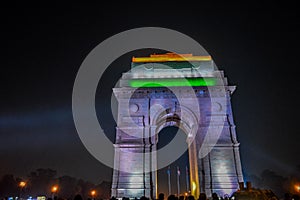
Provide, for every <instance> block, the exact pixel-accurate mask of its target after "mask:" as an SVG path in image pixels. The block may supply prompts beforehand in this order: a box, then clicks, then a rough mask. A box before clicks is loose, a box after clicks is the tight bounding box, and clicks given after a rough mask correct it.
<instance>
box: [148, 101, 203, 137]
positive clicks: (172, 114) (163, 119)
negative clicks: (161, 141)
mask: <svg viewBox="0 0 300 200" xmlns="http://www.w3.org/2000/svg"><path fill="white" fill-rule="evenodd" d="M159 107H160V109H157V110H155V113H153V117H152V120H151V126H155V127H156V133H158V132H159V131H161V130H162V129H163V128H164V127H167V126H178V127H179V128H181V129H182V130H183V131H184V132H185V133H186V134H187V135H188V137H192V138H194V137H195V136H196V133H197V126H198V121H199V117H197V116H196V115H195V113H194V112H193V111H192V110H191V109H189V108H188V107H186V106H184V105H181V106H180V112H178V111H172V108H167V109H166V108H164V107H162V106H159Z"/></svg>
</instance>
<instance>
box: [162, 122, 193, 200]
mask: <svg viewBox="0 0 300 200" xmlns="http://www.w3.org/2000/svg"><path fill="white" fill-rule="evenodd" d="M177 134H178V135H177ZM176 135H177V137H179V138H180V143H179V144H178V145H181V146H183V147H185V149H186V151H185V152H184V153H183V154H182V155H181V156H180V157H178V158H177V160H175V161H174V162H173V163H171V164H170V165H169V166H166V167H164V168H162V169H159V170H158V171H157V186H158V193H164V195H165V197H166V198H167V197H168V195H169V185H170V187H171V188H170V189H171V194H175V195H176V194H178V184H179V193H180V195H185V193H186V192H189V190H190V183H189V181H190V180H189V170H188V169H189V152H188V144H187V142H186V139H187V134H186V133H185V132H184V131H183V130H182V129H180V128H178V127H176V126H167V127H164V128H163V129H162V130H160V131H159V133H158V143H157V149H160V148H163V147H164V146H166V145H168V144H169V143H170V142H171V140H172V139H174V137H175V136H176ZM170 153H171V152H170ZM160 159H162V158H161V157H160V154H157V161H158V162H159V161H160ZM169 179H170V180H169Z"/></svg>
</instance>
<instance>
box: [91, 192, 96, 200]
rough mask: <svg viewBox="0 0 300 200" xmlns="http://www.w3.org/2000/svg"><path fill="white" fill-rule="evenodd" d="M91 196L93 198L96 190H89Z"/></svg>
mask: <svg viewBox="0 0 300 200" xmlns="http://www.w3.org/2000/svg"><path fill="white" fill-rule="evenodd" d="M91 196H92V197H93V199H94V198H95V196H96V190H92V191H91Z"/></svg>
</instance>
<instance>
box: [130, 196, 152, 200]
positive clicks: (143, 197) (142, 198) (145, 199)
mask: <svg viewBox="0 0 300 200" xmlns="http://www.w3.org/2000/svg"><path fill="white" fill-rule="evenodd" d="M128 200H129V199H128ZM140 200H149V199H148V198H147V197H145V196H141V198H140Z"/></svg>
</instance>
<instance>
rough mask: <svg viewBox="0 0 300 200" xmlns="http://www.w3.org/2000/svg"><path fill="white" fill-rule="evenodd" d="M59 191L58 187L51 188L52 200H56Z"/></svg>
mask: <svg viewBox="0 0 300 200" xmlns="http://www.w3.org/2000/svg"><path fill="white" fill-rule="evenodd" d="M57 191H58V186H57V185H54V186H52V188H51V193H52V199H54V194H55V193H56V192H57Z"/></svg>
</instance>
